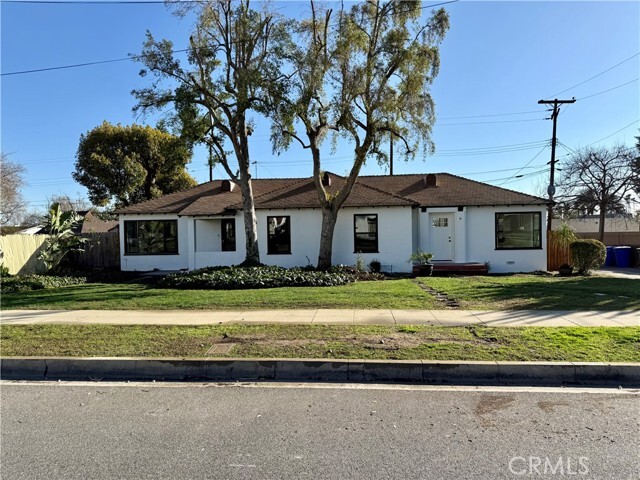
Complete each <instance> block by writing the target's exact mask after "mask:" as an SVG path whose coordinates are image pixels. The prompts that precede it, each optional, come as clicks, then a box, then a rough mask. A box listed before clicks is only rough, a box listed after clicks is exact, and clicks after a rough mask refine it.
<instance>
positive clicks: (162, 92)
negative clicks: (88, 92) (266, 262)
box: [133, 0, 285, 265]
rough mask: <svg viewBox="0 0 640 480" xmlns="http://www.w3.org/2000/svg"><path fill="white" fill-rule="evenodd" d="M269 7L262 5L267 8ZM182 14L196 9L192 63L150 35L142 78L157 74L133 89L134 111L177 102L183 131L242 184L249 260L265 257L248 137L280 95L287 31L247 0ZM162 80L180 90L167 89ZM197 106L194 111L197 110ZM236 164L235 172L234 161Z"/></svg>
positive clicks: (222, 1) (220, 0)
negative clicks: (281, 43) (280, 41)
mask: <svg viewBox="0 0 640 480" xmlns="http://www.w3.org/2000/svg"><path fill="white" fill-rule="evenodd" d="M263 7H264V5H263ZM179 8H180V9H181V10H180V11H178V14H184V13H185V12H195V14H196V15H197V21H196V25H195V29H194V31H193V33H192V35H191V37H190V39H189V40H190V43H189V49H188V65H187V66H184V67H183V66H182V64H181V63H180V61H178V60H176V59H175V58H174V56H173V44H172V43H171V42H170V41H168V40H159V41H156V40H155V39H154V38H153V36H152V35H151V33H147V41H146V43H145V44H144V48H143V50H142V54H141V55H140V57H139V58H140V61H141V62H143V63H144V65H145V67H146V68H145V69H144V70H143V71H142V72H141V74H142V75H146V74H147V73H151V74H153V75H154V83H153V85H152V86H151V87H148V88H144V89H140V90H134V91H133V94H134V96H135V97H136V98H137V99H138V105H137V106H136V107H135V110H136V111H142V112H145V111H148V110H154V109H158V108H165V107H166V106H167V105H170V104H173V105H174V107H175V110H176V112H177V117H176V119H177V121H178V124H179V125H181V128H182V131H183V132H186V133H185V135H186V136H187V137H189V138H191V139H192V140H193V141H199V140H198V139H199V138H200V139H201V140H200V141H202V142H204V143H206V144H207V145H208V146H209V148H210V151H211V158H210V162H212V163H219V164H220V165H222V167H223V168H224V170H225V172H226V173H227V175H228V176H229V178H230V179H231V180H232V181H233V182H234V183H235V184H237V185H238V186H239V187H240V191H241V194H242V210H243V215H244V224H245V236H246V256H245V264H249V265H253V264H258V263H259V262H260V251H259V248H258V232H257V219H256V213H255V203H254V198H253V187H252V184H251V171H250V167H251V159H250V153H249V137H250V136H251V134H252V132H253V129H254V124H253V122H252V120H251V115H252V114H256V113H258V114H261V113H264V112H265V111H266V110H267V108H268V99H271V98H278V97H279V96H280V92H281V91H282V89H283V88H284V86H283V84H284V76H283V75H282V73H281V71H280V68H279V67H280V61H279V56H278V55H277V52H276V51H275V50H274V48H273V45H275V44H276V43H274V42H273V40H274V39H277V38H278V37H280V36H283V35H284V32H285V30H284V24H283V23H282V22H278V21H276V19H275V17H274V15H273V14H271V13H270V12H269V11H268V10H267V9H266V7H264V8H263V9H262V10H260V11H258V10H255V9H253V8H252V7H251V5H250V1H249V0H238V1H234V0H210V1H206V0H205V1H203V2H195V3H188V4H187V5H180V6H179ZM163 81H170V83H171V85H175V84H176V83H177V85H178V86H177V88H168V87H167V88H163V86H162V85H163ZM194 106H195V107H196V108H193V107H194ZM232 160H235V161H237V163H238V170H237V171H234V169H235V167H233V168H232V165H231V161H232Z"/></svg>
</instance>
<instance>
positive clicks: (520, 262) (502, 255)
mask: <svg viewBox="0 0 640 480" xmlns="http://www.w3.org/2000/svg"><path fill="white" fill-rule="evenodd" d="M466 210H467V225H466V228H467V232H468V235H467V237H466V244H467V261H473V262H489V263H490V264H491V270H490V272H491V273H513V272H533V271H535V270H546V269H547V253H546V252H547V236H546V234H545V231H546V230H545V226H546V218H547V217H546V209H545V208H544V207H539V206H535V205H534V206H525V207H500V206H499V207H468V208H467V209H466ZM496 212H504V213H518V212H540V214H541V230H542V248H541V249H533V250H528V249H527V250H497V249H496V246H495V222H496V218H495V214H496Z"/></svg>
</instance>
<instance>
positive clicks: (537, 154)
mask: <svg viewBox="0 0 640 480" xmlns="http://www.w3.org/2000/svg"><path fill="white" fill-rule="evenodd" d="M548 147H549V145H545V146H544V147H542V149H541V150H540V151H539V152H538V153H536V154H535V156H534V157H533V158H532V159H531V160H529V161H528V162H527V163H525V164H524V166H523V167H522V168H520V170H518V171H517V172H516V174H515V175H512V176H511V177H509V178H507V180H506V181H504V182H503V183H501V184H500V185H498V186H502V185H504V184H505V183H507V181H508V180H510V179H511V178H518V174H519V173H520V172H521V171H522V170H524V169H525V168H526V167H528V166H529V165H531V163H532V162H533V161H534V160H535V159H536V158H538V157H539V156H540V154H541V153H542V152H544V151H545V150H546V149H547V148H548Z"/></svg>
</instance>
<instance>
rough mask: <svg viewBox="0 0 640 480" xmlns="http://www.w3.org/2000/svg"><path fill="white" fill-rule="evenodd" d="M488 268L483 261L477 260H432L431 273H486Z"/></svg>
mask: <svg viewBox="0 0 640 480" xmlns="http://www.w3.org/2000/svg"><path fill="white" fill-rule="evenodd" d="M488 273H489V270H488V269H487V266H486V265H485V264H484V263H479V262H463V263H455V262H437V261H436V262H433V274H432V275H448V274H455V275H487V274H488Z"/></svg>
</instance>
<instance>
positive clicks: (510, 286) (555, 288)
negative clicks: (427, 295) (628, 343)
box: [419, 275, 640, 310]
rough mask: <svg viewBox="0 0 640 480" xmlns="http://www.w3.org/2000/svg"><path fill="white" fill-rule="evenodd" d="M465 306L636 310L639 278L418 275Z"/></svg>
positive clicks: (639, 290)
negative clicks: (445, 276)
mask: <svg viewBox="0 0 640 480" xmlns="http://www.w3.org/2000/svg"><path fill="white" fill-rule="evenodd" d="M419 281H420V282H422V283H423V284H425V285H428V286H430V287H432V288H434V289H435V290H437V291H439V292H444V293H446V294H447V295H448V296H449V297H451V298H455V299H456V300H457V301H458V302H459V304H460V308H463V309H466V310H638V309H640V281H638V280H631V279H624V278H605V277H568V278H563V277H551V276H543V275H511V276H488V277H481V276H478V277H452V278H444V277H443V278H437V277H429V278H426V277H425V278H420V279H419Z"/></svg>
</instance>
